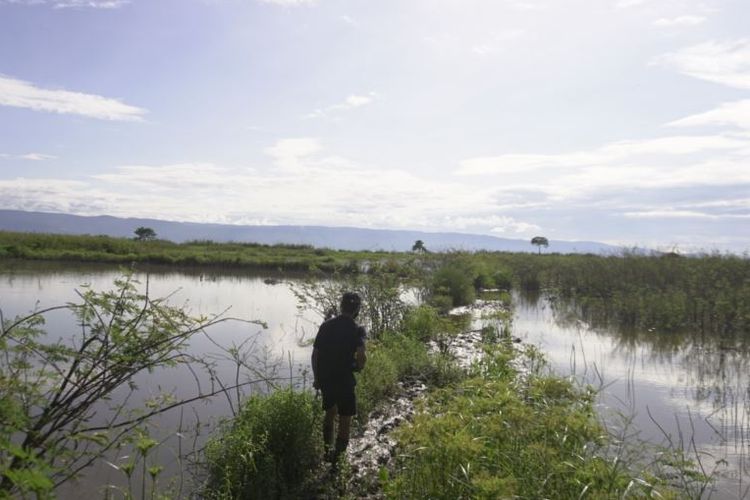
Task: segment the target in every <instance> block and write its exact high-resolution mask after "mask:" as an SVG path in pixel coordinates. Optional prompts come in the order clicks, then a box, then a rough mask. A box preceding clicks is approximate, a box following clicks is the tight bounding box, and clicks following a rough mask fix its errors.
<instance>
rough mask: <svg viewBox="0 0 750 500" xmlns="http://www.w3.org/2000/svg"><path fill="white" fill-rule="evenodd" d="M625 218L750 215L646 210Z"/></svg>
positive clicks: (747, 216) (745, 216)
mask: <svg viewBox="0 0 750 500" xmlns="http://www.w3.org/2000/svg"><path fill="white" fill-rule="evenodd" d="M623 215H624V216H625V217H630V218H635V219H721V218H729V219H748V218H750V214H719V215H717V214H708V213H704V212H696V211H693V210H644V211H638V212H625V213H624V214H623Z"/></svg>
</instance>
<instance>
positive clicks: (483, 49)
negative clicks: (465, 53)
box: [471, 29, 526, 56]
mask: <svg viewBox="0 0 750 500" xmlns="http://www.w3.org/2000/svg"><path fill="white" fill-rule="evenodd" d="M525 34H526V30H522V29H511V30H507V31H501V32H499V33H495V34H493V35H492V36H490V37H488V38H487V39H486V40H485V41H483V42H481V43H478V44H475V45H474V46H472V47H471V51H472V52H473V53H474V54H476V55H478V56H486V55H490V54H496V53H498V52H501V51H503V50H504V49H506V48H508V47H510V46H511V42H513V41H514V40H518V39H519V38H521V37H523V36H524V35H525Z"/></svg>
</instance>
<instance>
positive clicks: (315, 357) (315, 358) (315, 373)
mask: <svg viewBox="0 0 750 500" xmlns="http://www.w3.org/2000/svg"><path fill="white" fill-rule="evenodd" d="M318 356H319V353H318V348H317V347H313V352H312V358H311V359H310V364H311V365H312V371H313V389H320V381H319V380H318Z"/></svg>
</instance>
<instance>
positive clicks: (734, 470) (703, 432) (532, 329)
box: [513, 296, 750, 499]
mask: <svg viewBox="0 0 750 500" xmlns="http://www.w3.org/2000/svg"><path fill="white" fill-rule="evenodd" d="M515 299H516V300H515V317H514V321H513V333H514V335H515V336H518V337H520V338H522V339H523V340H524V341H525V342H527V343H531V344H535V345H537V346H539V347H540V348H541V350H542V351H543V352H544V353H545V355H546V356H547V359H548V361H549V362H550V365H551V368H552V369H553V370H554V371H555V372H556V373H557V374H559V375H563V376H574V377H576V378H577V379H578V380H581V381H583V382H584V383H587V384H591V385H592V386H594V387H597V388H601V394H600V397H599V399H598V404H599V406H598V408H599V412H600V414H601V415H603V416H604V417H605V421H606V422H607V423H608V427H609V428H610V430H612V431H614V433H615V434H618V435H621V436H623V437H624V438H625V439H626V440H627V441H629V442H630V443H631V444H633V443H638V442H639V441H645V442H647V443H650V444H655V445H660V446H666V447H671V448H677V447H679V448H680V449H683V450H685V452H686V457H687V458H690V459H693V460H700V464H701V466H702V469H703V471H704V472H705V473H706V474H712V473H713V474H714V475H715V478H716V481H715V483H714V486H713V488H711V489H710V490H709V491H706V492H704V494H703V498H715V499H734V498H750V493H749V492H748V490H749V488H750V464H749V463H748V460H747V459H748V456H749V453H750V447H749V446H748V445H749V444H750V371H748V368H750V366H748V365H749V364H750V356H749V355H748V353H746V352H740V351H737V350H733V349H726V348H724V347H722V346H721V345H715V343H713V342H711V339H702V338H696V337H693V336H691V335H689V334H683V335H669V336H667V335H665V334H659V333H658V332H655V331H650V332H618V331H617V330H616V329H614V328H604V329H599V328H592V327H591V326H590V325H589V324H587V323H585V322H584V321H582V320H581V319H580V317H577V315H575V314H571V312H570V308H568V307H563V306H559V305H558V306H556V305H555V303H554V302H550V301H548V300H545V299H543V298H536V297H535V298H532V299H524V298H522V297H520V296H517V297H515ZM643 449H647V448H645V447H644V448H643ZM648 453H649V454H650V455H651V456H653V451H652V450H651V449H650V448H649V451H648Z"/></svg>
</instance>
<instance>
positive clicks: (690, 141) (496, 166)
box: [456, 135, 747, 175]
mask: <svg viewBox="0 0 750 500" xmlns="http://www.w3.org/2000/svg"><path fill="white" fill-rule="evenodd" d="M746 146H747V141H746V140H742V139H738V138H735V137H731V136H722V135H716V136H675V137H663V138H658V139H647V140H641V141H619V142H613V143H610V144H607V145H604V146H602V147H600V148H597V149H594V150H590V151H577V152H573V153H560V154H550V155H539V154H506V155H500V156H490V157H479V158H470V159H467V160H463V161H462V162H461V164H460V168H459V169H458V170H457V172H456V173H457V174H459V175H491V174H509V173H516V172H519V171H529V170H538V169H557V170H565V169H567V168H580V167H586V166H596V165H612V164H615V163H623V162H625V161H627V160H631V159H632V158H633V157H638V156H646V155H690V154H695V153H700V152H703V151H711V150H732V149H738V148H742V147H746Z"/></svg>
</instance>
